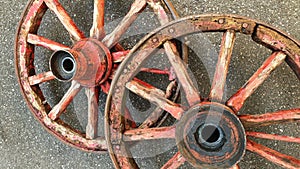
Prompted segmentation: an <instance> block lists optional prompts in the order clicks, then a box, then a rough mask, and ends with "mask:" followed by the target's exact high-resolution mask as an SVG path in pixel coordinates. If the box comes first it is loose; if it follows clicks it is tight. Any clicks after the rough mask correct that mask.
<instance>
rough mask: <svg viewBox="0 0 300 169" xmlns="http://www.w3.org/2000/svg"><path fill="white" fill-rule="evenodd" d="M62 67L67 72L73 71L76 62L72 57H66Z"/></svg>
mask: <svg viewBox="0 0 300 169" xmlns="http://www.w3.org/2000/svg"><path fill="white" fill-rule="evenodd" d="M62 68H63V70H64V71H65V72H66V73H72V72H73V71H74V69H75V62H74V60H73V58H71V57H65V58H64V59H63V60H62Z"/></svg>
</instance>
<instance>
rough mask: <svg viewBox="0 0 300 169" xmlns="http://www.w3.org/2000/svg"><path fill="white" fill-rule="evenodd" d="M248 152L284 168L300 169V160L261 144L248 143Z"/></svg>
mask: <svg viewBox="0 0 300 169" xmlns="http://www.w3.org/2000/svg"><path fill="white" fill-rule="evenodd" d="M247 150H248V151H251V152H254V153H256V154H258V155H260V156H261V157H263V158H265V159H267V160H269V161H270V162H272V163H275V164H277V165H281V166H282V167H285V168H290V169H297V168H300V160H299V159H296V158H294V157H292V156H289V155H285V154H282V153H280V152H277V151H275V150H273V149H270V148H268V147H265V146H263V145H261V144H258V143H255V142H254V141H251V140H248V141H247Z"/></svg>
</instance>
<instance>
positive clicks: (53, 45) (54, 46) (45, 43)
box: [27, 34, 70, 51]
mask: <svg viewBox="0 0 300 169" xmlns="http://www.w3.org/2000/svg"><path fill="white" fill-rule="evenodd" d="M27 42H28V43H30V44H33V45H37V46H42V47H44V48H47V49H50V50H52V51H57V50H69V49H70V48H69V47H68V46H66V45H63V44H60V43H58V42H54V41H52V40H50V39H47V38H45V37H42V36H38V35H34V34H28V37H27Z"/></svg>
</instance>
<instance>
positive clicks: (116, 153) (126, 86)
mask: <svg viewBox="0 0 300 169" xmlns="http://www.w3.org/2000/svg"><path fill="white" fill-rule="evenodd" d="M206 32H223V38H222V42H221V46H220V52H219V58H218V62H217V66H216V69H215V70H216V71H215V75H214V78H213V82H212V85H211V89H210V94H209V96H208V97H207V98H204V97H203V95H201V93H200V94H199V91H198V90H197V88H196V85H195V83H193V78H192V76H191V75H190V73H189V72H188V69H187V67H186V65H185V64H184V63H183V61H182V60H181V59H180V57H179V54H178V53H177V52H176V51H175V50H174V49H175V48H174V46H173V45H172V43H170V40H172V39H176V38H178V37H185V36H187V35H191V34H197V33H198V34H199V33H206ZM238 33H240V34H245V35H248V36H251V37H252V40H253V41H254V42H256V43H259V44H261V45H263V46H264V47H266V48H267V49H270V51H271V54H270V56H269V57H268V58H267V59H266V60H265V61H264V63H263V64H262V65H261V67H260V68H259V69H258V70H257V71H256V72H255V73H254V74H253V75H252V77H251V78H250V79H249V80H248V81H247V82H246V84H245V85H244V86H243V87H241V88H240V89H239V90H238V91H236V93H235V94H233V95H232V96H231V97H230V98H229V99H228V100H224V97H223V94H224V86H225V83H226V77H227V74H228V68H229V63H230V59H231V54H232V51H233V46H234V42H235V37H236V34H238ZM162 47H164V49H165V50H164V52H165V57H166V58H168V60H169V62H170V64H171V65H172V66H173V69H174V71H175V74H176V77H177V79H178V81H179V83H180V84H181V86H182V89H181V91H182V95H183V99H184V100H186V104H184V103H185V102H183V103H176V102H172V101H171V100H168V99H166V98H164V97H161V96H160V95H158V93H159V92H158V91H160V90H161V89H158V88H157V87H155V86H153V85H151V84H149V83H147V84H146V83H144V82H142V81H140V80H137V79H136V78H135V75H136V74H138V73H139V72H140V71H141V70H142V69H143V66H144V65H145V64H147V60H149V58H153V57H155V54H156V53H157V51H160V49H161V48H162ZM283 62H286V63H287V64H288V65H289V67H290V68H291V69H292V70H293V71H294V73H295V74H296V76H295V77H296V81H298V80H299V79H300V43H299V42H297V41H296V40H293V39H292V38H291V37H289V36H288V35H287V34H285V33H283V32H281V31H279V30H277V29H275V28H273V27H270V26H268V25H266V24H264V23H261V22H258V21H255V20H252V19H248V18H244V17H240V16H232V15H195V16H190V17H186V18H182V19H180V20H176V21H174V22H170V23H169V24H167V25H165V26H163V27H161V28H159V29H157V30H156V31H154V32H152V33H151V34H149V35H148V36H146V37H145V38H144V39H143V40H142V41H140V42H139V43H138V45H137V46H135V47H134V48H133V50H131V53H130V54H129V56H128V57H127V58H126V60H124V61H123V63H122V64H121V66H120V69H119V70H118V72H117V73H116V76H115V78H114V80H113V82H112V86H111V89H110V92H109V95H108V99H107V103H106V104H107V105H106V111H105V116H106V117H105V132H106V133H105V134H106V138H107V142H108V143H109V144H108V147H109V148H108V150H109V152H110V156H111V158H112V160H113V163H114V165H115V167H116V168H139V167H141V166H139V165H138V164H141V163H139V162H140V161H141V160H143V159H137V158H138V157H136V156H134V155H133V153H135V152H133V151H131V148H132V147H131V146H132V143H136V142H145V141H149V140H152V141H153V140H168V139H173V140H175V142H176V147H177V150H176V151H177V153H175V155H173V157H172V158H171V159H170V160H169V161H168V162H166V163H164V164H162V166H161V168H178V167H180V166H182V165H183V164H184V163H185V162H186V163H189V164H191V165H192V166H194V167H195V168H232V169H236V168H240V167H239V164H238V163H239V162H240V160H241V159H242V158H243V157H244V155H245V152H246V150H247V151H250V152H254V153H256V154H258V155H259V156H261V157H263V158H265V159H267V160H268V161H270V162H272V163H275V164H278V165H280V166H283V167H285V168H293V169H295V168H300V159H299V157H297V158H295V157H292V156H289V155H285V154H283V153H281V152H278V151H275V150H273V149H271V148H268V147H266V146H263V145H261V144H258V143H256V142H254V141H253V140H251V137H256V138H263V139H272V140H277V141H286V142H294V143H300V138H299V137H298V138H295V137H289V136H282V135H275V134H266V133H259V132H251V131H248V130H247V126H262V125H271V124H274V123H284V122H295V121H297V120H299V119H300V116H299V114H300V108H299V107H296V108H294V109H290V110H278V111H277V112H272V113H266V114H259V115H241V114H239V112H240V110H241V108H242V107H243V106H244V103H245V101H246V99H247V98H249V97H250V96H251V95H252V94H253V93H254V91H255V90H256V89H257V88H258V87H259V86H260V85H262V84H263V82H264V81H265V80H266V79H267V78H268V77H269V75H270V74H271V72H272V71H273V70H275V69H276V68H277V67H278V66H279V65H280V64H282V63H283ZM298 82H299V81H298ZM200 87H201V86H200ZM129 93H134V94H136V95H139V96H140V97H143V98H144V99H147V100H149V101H150V102H151V103H153V104H156V105H158V106H159V107H161V108H162V109H164V110H165V111H166V112H168V113H170V114H171V116H172V117H173V118H174V119H176V120H177V121H176V123H175V124H174V123H171V125H170V124H167V125H166V126H164V127H152V128H148V129H141V128H138V126H137V128H136V129H126V128H124V118H123V117H124V110H126V107H127V105H126V103H125V101H126V99H127V97H128V94H129ZM202 94H203V93H202ZM133 118H134V117H133ZM153 146H157V144H154V145H153ZM150 150H152V149H151V148H149V151H150ZM140 151H146V150H144V149H143V150H140ZM156 155H157V154H153V156H156ZM158 160H159V159H158ZM259 168H260V167H259Z"/></svg>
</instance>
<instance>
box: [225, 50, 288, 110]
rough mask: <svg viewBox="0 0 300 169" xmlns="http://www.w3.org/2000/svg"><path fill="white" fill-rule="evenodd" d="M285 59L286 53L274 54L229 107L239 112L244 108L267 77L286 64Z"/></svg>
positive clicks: (234, 96) (231, 100) (230, 101)
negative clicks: (245, 103) (247, 100)
mask: <svg viewBox="0 0 300 169" xmlns="http://www.w3.org/2000/svg"><path fill="white" fill-rule="evenodd" d="M285 58H286V55H285V54H284V53H282V52H274V53H273V54H272V55H271V56H270V57H269V58H268V59H267V60H266V61H265V62H264V63H263V65H262V66H261V67H260V68H259V69H258V70H257V71H256V72H255V73H254V75H253V76H252V77H251V78H250V79H249V80H248V82H246V84H245V85H244V86H243V87H242V88H241V89H239V90H238V92H237V93H236V94H234V95H233V96H232V97H231V98H230V99H229V100H228V101H227V105H228V106H230V107H232V108H233V109H234V110H235V111H236V112H238V111H239V110H240V109H241V108H242V106H243V104H244V102H245V101H246V99H247V98H248V97H249V96H251V95H252V93H254V91H255V90H256V89H257V88H258V87H259V86H260V85H261V84H262V83H263V82H264V81H265V80H266V79H267V77H269V75H270V74H271V72H272V71H273V70H275V68H276V67H278V66H279V65H280V64H281V63H282V62H284V59H285Z"/></svg>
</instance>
